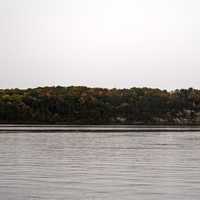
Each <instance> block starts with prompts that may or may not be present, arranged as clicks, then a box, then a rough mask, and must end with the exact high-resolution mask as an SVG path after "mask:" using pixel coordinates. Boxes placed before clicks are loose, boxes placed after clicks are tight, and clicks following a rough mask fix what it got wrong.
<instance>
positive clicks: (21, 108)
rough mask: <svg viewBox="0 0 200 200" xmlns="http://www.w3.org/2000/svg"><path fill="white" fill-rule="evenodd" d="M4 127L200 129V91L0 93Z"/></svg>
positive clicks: (47, 90) (69, 89) (60, 89)
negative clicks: (104, 126) (100, 126)
mask: <svg viewBox="0 0 200 200" xmlns="http://www.w3.org/2000/svg"><path fill="white" fill-rule="evenodd" d="M0 123H24V124H26V123H27V124H32V123H33V124H35V123H44V124H69V125H70V124H73V125H74V124H77V125H78V124H80V125H82V124H86V125H87V124H91V125H92V124H93V125H96V124H155V125H165V124H172V125H200V90H197V89H193V88H189V89H179V90H178V89H177V90H174V91H166V90H160V89H152V88H136V87H133V88H131V89H105V88H88V87H83V86H76V87H75V86H71V87H61V86H57V87H39V88H34V89H25V90H22V89H1V90H0Z"/></svg>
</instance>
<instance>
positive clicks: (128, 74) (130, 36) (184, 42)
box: [0, 0, 200, 89]
mask: <svg viewBox="0 0 200 200" xmlns="http://www.w3.org/2000/svg"><path fill="white" fill-rule="evenodd" d="M199 8H200V1H198V0H162V1H161V0H151V1H150V0H0V87H1V88H15V87H20V88H27V87H36V86H45V85H62V86H68V85H86V86H92V87H95V86H98V87H119V88H123V87H133V86H137V87H143V86H147V87H160V88H165V89H174V88H188V87H195V88H198V87H200V78H199V75H200V12H199Z"/></svg>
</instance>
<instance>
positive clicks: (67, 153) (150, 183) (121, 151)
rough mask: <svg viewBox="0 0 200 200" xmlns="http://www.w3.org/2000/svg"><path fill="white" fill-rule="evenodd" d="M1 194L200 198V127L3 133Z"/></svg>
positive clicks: (7, 198) (5, 198) (111, 199)
mask: <svg viewBox="0 0 200 200" xmlns="http://www.w3.org/2000/svg"><path fill="white" fill-rule="evenodd" d="M0 196H1V198H0V199H2V200H28V199H39V200H40V199H42V200H43V199H48V200H49V199H51V200H60V199H62V200H64V199H65V200H66V199H69V200H80V199H81V200H82V199H84V200H90V199H91V200H93V199H95V200H96V199H106V200H107V199H108V200H116V199H117V200H129V199H130V200H133V199H136V200H146V199H148V200H172V199H173V200H176V199H185V200H199V199H200V134H199V133H198V132H148V133H143V132H138V133H137V132H132V133H131V132H128V133H127V132H126V133H123V132H121V133H115V132H113V133H106V132H105V133H95V132H94V133H92V132H89V133H86V132H85V133H67V132H66V133H42V132H41V133H24V132H23V133H20V132H18V133H14V132H13V133H5V134H4V133H1V134H0Z"/></svg>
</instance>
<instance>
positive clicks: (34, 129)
mask: <svg viewBox="0 0 200 200" xmlns="http://www.w3.org/2000/svg"><path fill="white" fill-rule="evenodd" d="M9 132H49V133H51V132H52V133H53V132H54V133H55V132H99V133H105V132H199V133H200V128H199V127H198V128H79V127H77V128H49V127H48V128H45V127H44V128H41V127H27V128H22V127H19V128H17V127H15V128H14V127H11V128H6V127H0V133H9Z"/></svg>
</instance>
